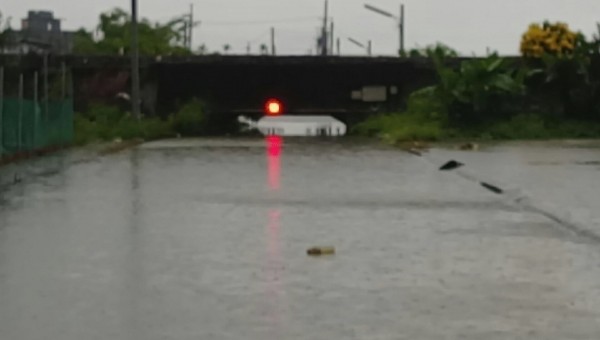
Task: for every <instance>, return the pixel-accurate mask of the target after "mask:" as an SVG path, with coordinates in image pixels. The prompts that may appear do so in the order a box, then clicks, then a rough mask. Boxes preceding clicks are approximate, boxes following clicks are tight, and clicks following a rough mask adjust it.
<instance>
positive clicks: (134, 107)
mask: <svg viewBox="0 0 600 340" xmlns="http://www.w3.org/2000/svg"><path fill="white" fill-rule="evenodd" d="M137 5H138V4H137V0H131V113H132V114H133V116H134V117H135V118H136V119H138V120H139V119H140V118H141V112H140V50H139V46H138V7H137Z"/></svg>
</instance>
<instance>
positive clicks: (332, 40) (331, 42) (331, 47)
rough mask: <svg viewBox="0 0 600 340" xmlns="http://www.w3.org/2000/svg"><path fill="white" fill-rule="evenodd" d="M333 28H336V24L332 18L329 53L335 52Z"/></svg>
mask: <svg viewBox="0 0 600 340" xmlns="http://www.w3.org/2000/svg"><path fill="white" fill-rule="evenodd" d="M333 29H334V25H333V19H332V20H331V25H330V28H329V54H333V53H334V50H333V43H334V39H333Z"/></svg>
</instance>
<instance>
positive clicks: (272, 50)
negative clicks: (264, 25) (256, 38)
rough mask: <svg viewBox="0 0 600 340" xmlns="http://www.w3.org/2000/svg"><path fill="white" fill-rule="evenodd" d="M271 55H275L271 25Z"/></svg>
mask: <svg viewBox="0 0 600 340" xmlns="http://www.w3.org/2000/svg"><path fill="white" fill-rule="evenodd" d="M271 55H273V56H274V55H275V27H271Z"/></svg>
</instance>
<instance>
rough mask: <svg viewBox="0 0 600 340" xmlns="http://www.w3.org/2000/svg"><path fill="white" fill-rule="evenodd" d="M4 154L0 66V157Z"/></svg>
mask: <svg viewBox="0 0 600 340" xmlns="http://www.w3.org/2000/svg"><path fill="white" fill-rule="evenodd" d="M2 155H4V66H0V159H2Z"/></svg>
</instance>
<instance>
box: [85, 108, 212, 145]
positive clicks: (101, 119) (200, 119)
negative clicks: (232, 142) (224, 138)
mask: <svg viewBox="0 0 600 340" xmlns="http://www.w3.org/2000/svg"><path fill="white" fill-rule="evenodd" d="M206 111H207V110H206V105H205V104H204V103H203V102H202V101H200V100H198V99H192V100H191V101H189V102H187V103H185V104H184V105H182V106H181V107H180V108H179V110H178V111H177V112H175V113H173V114H171V115H169V116H168V118H166V119H161V118H158V117H142V118H141V119H139V120H138V119H136V118H135V117H133V116H132V115H131V114H130V113H129V112H125V111H122V110H121V109H119V107H117V106H110V105H104V104H96V105H92V106H91V107H90V109H89V110H88V111H87V112H85V113H77V114H76V115H75V121H74V124H75V144H77V145H82V144H88V143H94V142H110V141H115V140H134V139H141V140H146V141H148V140H154V139H160V138H172V137H177V136H199V135H203V134H206V133H207V132H208V129H207V126H208V124H207V114H206Z"/></svg>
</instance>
